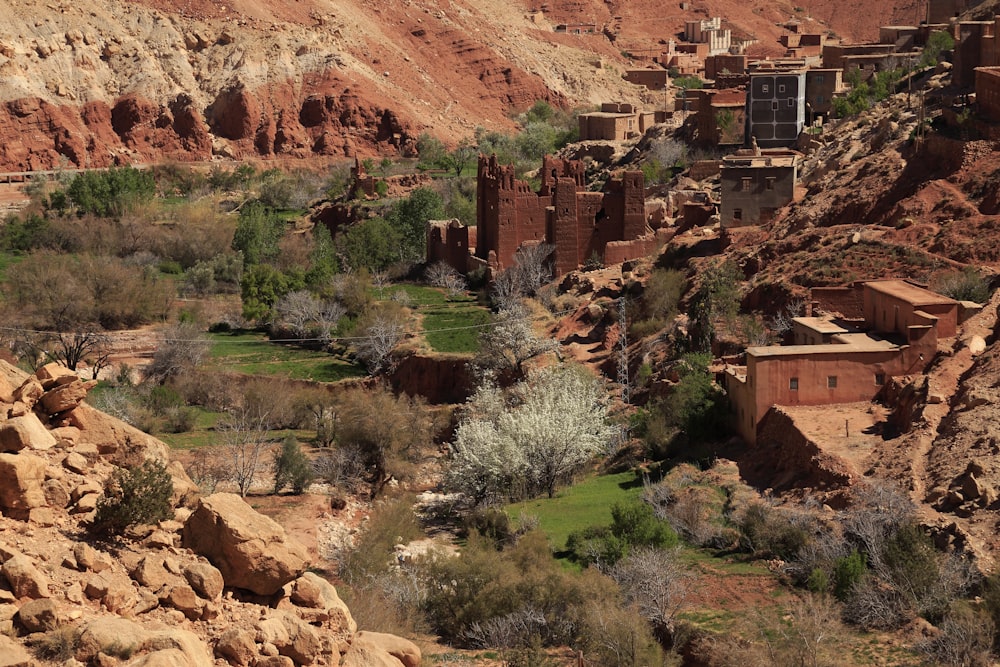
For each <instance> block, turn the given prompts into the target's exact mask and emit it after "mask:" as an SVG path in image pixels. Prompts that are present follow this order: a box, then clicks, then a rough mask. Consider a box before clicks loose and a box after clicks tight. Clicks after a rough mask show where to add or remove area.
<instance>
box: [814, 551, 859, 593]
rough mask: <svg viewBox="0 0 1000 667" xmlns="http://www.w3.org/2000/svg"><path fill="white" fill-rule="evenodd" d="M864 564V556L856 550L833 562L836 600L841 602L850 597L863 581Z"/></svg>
mask: <svg viewBox="0 0 1000 667" xmlns="http://www.w3.org/2000/svg"><path fill="white" fill-rule="evenodd" d="M865 563H866V559H865V556H864V554H861V553H858V550H857V549H854V550H853V551H852V552H851V553H850V554H849V555H847V556H844V557H843V558H838V559H837V560H836V561H835V562H834V566H833V594H834V595H836V596H837V599H838V600H840V601H841V602H843V601H844V600H846V599H847V598H848V597H850V594H851V591H852V590H853V589H854V587H855V586H856V585H857V584H859V583H861V580H862V579H864V576H865ZM820 571H822V570H820Z"/></svg>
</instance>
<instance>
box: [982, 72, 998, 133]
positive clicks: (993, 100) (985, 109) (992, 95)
mask: <svg viewBox="0 0 1000 667" xmlns="http://www.w3.org/2000/svg"><path fill="white" fill-rule="evenodd" d="M976 104H977V105H978V107H979V115H980V116H981V117H982V118H983V119H985V120H988V121H991V122H994V123H996V122H1000V67H977V68H976Z"/></svg>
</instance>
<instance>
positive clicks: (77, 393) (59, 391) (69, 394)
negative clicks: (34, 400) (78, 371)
mask: <svg viewBox="0 0 1000 667" xmlns="http://www.w3.org/2000/svg"><path fill="white" fill-rule="evenodd" d="M96 386H97V380H90V381H88V382H84V381H83V380H81V379H79V378H74V379H73V381H71V382H67V383H65V384H58V385H57V386H55V387H53V388H52V389H50V390H48V391H47V392H45V393H44V394H42V398H41V400H40V402H41V404H42V409H44V410H45V412H46V413H48V414H50V415H56V414H59V413H60V412H66V411H68V410H72V409H73V408H75V407H76V406H78V405H80V403H82V402H83V399H85V398H87V392H89V391H90V390H91V389H93V388H94V387H96Z"/></svg>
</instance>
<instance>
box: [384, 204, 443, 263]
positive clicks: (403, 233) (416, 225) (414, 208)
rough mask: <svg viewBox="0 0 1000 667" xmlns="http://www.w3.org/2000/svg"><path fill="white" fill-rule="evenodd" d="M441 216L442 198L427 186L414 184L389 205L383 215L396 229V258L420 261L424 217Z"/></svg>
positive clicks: (426, 218)
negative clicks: (397, 239)
mask: <svg viewBox="0 0 1000 667" xmlns="http://www.w3.org/2000/svg"><path fill="white" fill-rule="evenodd" d="M443 217H444V200H443V199H442V198H441V195H439V194H438V193H437V191H435V190H432V189H430V188H417V189H416V190H414V191H413V192H412V193H410V196H409V197H407V198H406V199H403V200H400V201H399V202H398V203H397V204H396V205H395V206H393V208H392V211H390V213H389V215H388V216H387V219H388V222H389V223H390V224H391V225H392V226H393V227H395V228H396V229H397V230H398V232H399V241H400V246H399V255H400V256H399V260H400V261H409V262H419V261H423V259H424V253H425V251H426V249H427V221H428V220H440V219H441V218H443Z"/></svg>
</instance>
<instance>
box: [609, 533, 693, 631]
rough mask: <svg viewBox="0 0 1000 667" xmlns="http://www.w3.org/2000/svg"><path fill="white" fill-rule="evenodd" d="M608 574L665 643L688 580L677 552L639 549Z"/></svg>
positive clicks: (681, 605)
mask: <svg viewBox="0 0 1000 667" xmlns="http://www.w3.org/2000/svg"><path fill="white" fill-rule="evenodd" d="M610 574H611V578H612V579H614V580H615V581H617V582H618V585H619V586H621V587H622V591H623V592H624V593H625V599H626V600H627V601H628V602H629V603H630V604H634V605H635V606H636V608H637V609H638V611H639V613H640V614H641V615H642V616H643V618H645V619H646V620H647V621H649V623H650V624H651V625H652V626H653V630H654V632H655V634H656V635H657V637H658V638H659V639H660V640H661V641H666V640H668V639H669V638H670V637H671V635H672V634H673V630H674V619H675V618H676V616H677V613H678V612H679V611H680V610H681V608H682V607H683V605H684V600H685V598H686V597H687V593H688V587H689V585H690V581H691V576H690V574H688V572H687V571H686V570H685V569H684V567H683V566H682V565H681V564H680V560H679V558H678V552H677V550H673V551H668V550H666V549H654V548H643V549H639V550H637V551H636V552H634V553H632V554H630V555H629V556H628V557H627V558H625V559H623V560H621V561H619V562H618V563H616V564H615V566H614V567H613V568H611V572H610Z"/></svg>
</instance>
